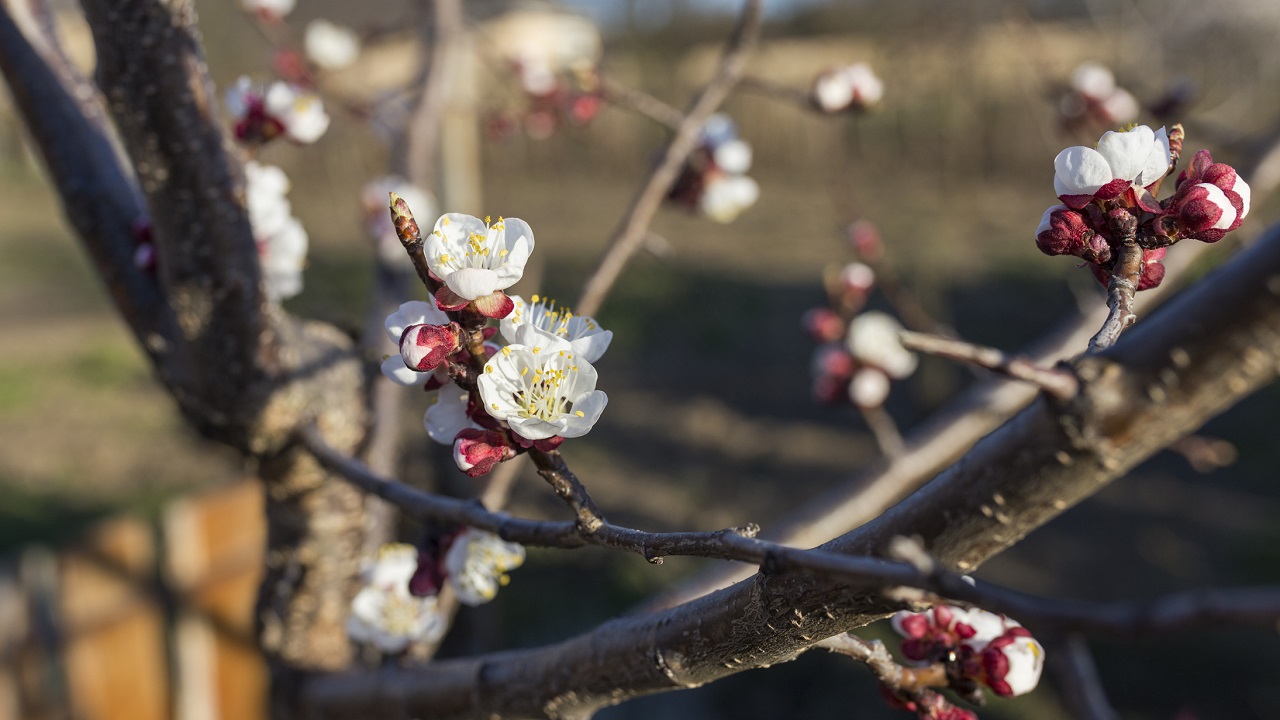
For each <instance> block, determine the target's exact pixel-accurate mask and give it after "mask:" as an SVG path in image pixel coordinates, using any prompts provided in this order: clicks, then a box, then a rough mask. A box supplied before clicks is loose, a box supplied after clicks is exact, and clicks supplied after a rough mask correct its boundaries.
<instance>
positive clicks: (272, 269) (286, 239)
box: [244, 161, 308, 302]
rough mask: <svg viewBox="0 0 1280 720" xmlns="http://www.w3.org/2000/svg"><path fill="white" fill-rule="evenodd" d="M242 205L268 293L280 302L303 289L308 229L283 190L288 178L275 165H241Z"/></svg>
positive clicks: (287, 187) (286, 190)
mask: <svg viewBox="0 0 1280 720" xmlns="http://www.w3.org/2000/svg"><path fill="white" fill-rule="evenodd" d="M244 179H245V205H246V206H247V208H248V212H249V224H250V226H252V228H253V239H254V241H255V242H256V243H257V244H258V257H259V260H260V262H261V265H262V280H263V285H264V287H265V288H266V293H267V297H268V298H270V299H271V300H273V301H276V302H279V301H280V300H284V299H287V298H291V297H293V296H294V295H297V294H298V293H300V292H302V270H303V268H304V267H305V266H306V260H307V244H308V243H307V231H306V229H305V228H303V227H302V223H301V222H299V221H298V219H297V218H296V217H294V216H293V210H292V207H291V206H290V204H289V199H288V198H287V197H285V196H286V194H287V193H288V192H289V178H288V177H287V176H286V175H285V174H284V171H283V170H281V169H280V168H278V167H276V166H274V165H262V164H259V163H257V162H253V161H250V162H247V163H245V166H244Z"/></svg>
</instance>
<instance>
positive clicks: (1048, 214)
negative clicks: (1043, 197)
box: [1036, 205, 1067, 235]
mask: <svg viewBox="0 0 1280 720" xmlns="http://www.w3.org/2000/svg"><path fill="white" fill-rule="evenodd" d="M1066 209H1067V206H1066V205H1050V206H1049V209H1048V210H1045V211H1044V215H1042V216H1041V217H1040V224H1039V225H1037V226H1036V235H1039V234H1040V233H1042V232H1044V231H1045V230H1048V229H1049V228H1050V227H1052V224H1051V221H1052V217H1053V214H1054V213H1056V212H1058V211H1059V210H1066Z"/></svg>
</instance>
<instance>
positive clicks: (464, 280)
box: [444, 268, 500, 307]
mask: <svg viewBox="0 0 1280 720" xmlns="http://www.w3.org/2000/svg"><path fill="white" fill-rule="evenodd" d="M444 284H445V285H448V286H449V289H450V290H452V291H454V292H455V293H457V294H459V295H461V296H462V297H464V298H466V299H468V300H475V299H476V298H482V297H484V296H486V295H490V294H492V293H493V291H495V290H499V289H500V288H499V287H498V285H499V281H498V274H497V273H495V272H494V271H492V270H486V269H484V268H462V269H461V270H456V271H454V272H451V273H449V274H448V275H445V276H444ZM450 307H452V306H451V305H450Z"/></svg>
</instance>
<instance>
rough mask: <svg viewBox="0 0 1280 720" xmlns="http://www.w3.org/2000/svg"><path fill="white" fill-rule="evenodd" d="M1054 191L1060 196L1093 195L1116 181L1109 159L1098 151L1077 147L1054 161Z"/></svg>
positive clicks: (1063, 153)
mask: <svg viewBox="0 0 1280 720" xmlns="http://www.w3.org/2000/svg"><path fill="white" fill-rule="evenodd" d="M1053 169H1054V176H1053V191H1054V193H1056V194H1057V195H1058V196H1063V195H1092V194H1093V193H1095V192H1097V191H1098V188H1101V187H1102V186H1103V185H1106V184H1107V183H1109V182H1111V181H1112V180H1113V179H1115V176H1114V175H1112V173H1111V166H1110V165H1109V164H1108V163H1107V159H1106V158H1105V157H1103V156H1102V154H1101V153H1099V152H1098V151H1097V150H1094V149H1093V148H1087V147H1084V146H1083V145H1075V146H1073V147H1069V148H1067V149H1066V150H1063V151H1062V152H1060V153H1058V156H1057V157H1055V158H1054V159H1053Z"/></svg>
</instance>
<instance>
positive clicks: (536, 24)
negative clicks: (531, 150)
mask: <svg viewBox="0 0 1280 720" xmlns="http://www.w3.org/2000/svg"><path fill="white" fill-rule="evenodd" d="M497 22H498V25H497V26H496V27H491V28H490V31H491V32H490V34H491V37H492V38H493V40H494V42H492V43H491V50H492V51H493V52H495V53H496V55H497V56H498V57H497V58H496V59H497V61H498V64H501V65H502V66H505V67H506V68H508V69H509V70H510V73H511V77H512V78H514V80H515V85H516V87H517V88H518V98H517V100H516V101H515V102H513V103H508V104H507V105H505V106H503V107H502V108H500V109H495V110H491V111H490V112H489V113H488V114H487V116H486V119H485V130H486V132H487V133H488V135H489V137H490V138H492V139H494V140H503V139H506V138H507V137H509V136H511V135H512V134H513V133H515V132H516V131H517V130H518V129H523V130H524V133H525V134H526V135H527V136H529V137H531V138H533V139H535V140H545V139H546V138H549V137H551V136H552V135H554V134H555V132H556V131H557V130H558V129H559V128H561V127H562V126H564V125H566V124H568V125H572V126H576V127H580V126H583V125H586V124H588V123H590V122H591V121H592V120H594V119H595V117H596V116H597V115H598V114H599V113H600V110H601V108H602V107H603V104H604V101H603V97H602V95H601V91H602V84H601V81H600V73H599V65H600V55H601V48H602V40H601V37H600V30H599V28H597V27H596V26H595V25H594V24H593V23H591V22H590V21H589V20H587V19H586V18H583V17H580V16H576V15H569V14H563V15H558V14H557V15H553V14H547V13H523V12H519V11H516V12H512V13H508V14H507V16H504V18H502V19H500V20H499V21H497ZM504 41H505V42H504Z"/></svg>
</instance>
